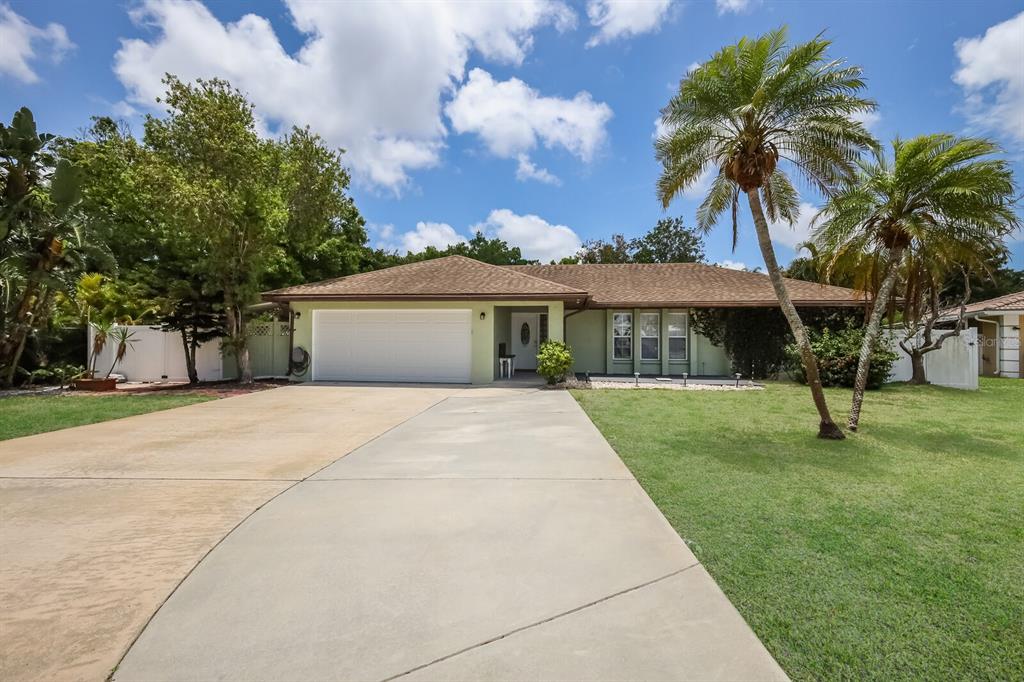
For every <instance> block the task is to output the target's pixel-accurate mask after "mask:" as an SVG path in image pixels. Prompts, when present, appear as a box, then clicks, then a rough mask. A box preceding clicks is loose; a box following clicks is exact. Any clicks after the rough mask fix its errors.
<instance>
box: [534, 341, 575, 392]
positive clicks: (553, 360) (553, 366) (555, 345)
mask: <svg viewBox="0 0 1024 682" xmlns="http://www.w3.org/2000/svg"><path fill="white" fill-rule="evenodd" d="M571 369H572V349H571V348H569V346H567V345H565V344H564V343H562V342H561V341H552V340H550V339H549V340H547V341H545V342H544V343H542V344H540V351H539V352H538V353H537V374H539V375H541V376H542V377H544V378H545V379H547V381H548V384H549V385H553V384H557V383H558V382H559V381H564V380H565V377H566V376H567V375H568V374H569V370H571Z"/></svg>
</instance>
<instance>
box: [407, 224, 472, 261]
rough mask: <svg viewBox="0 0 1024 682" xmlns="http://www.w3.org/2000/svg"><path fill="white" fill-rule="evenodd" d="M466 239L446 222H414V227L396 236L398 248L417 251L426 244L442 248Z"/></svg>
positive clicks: (425, 246)
mask: <svg viewBox="0 0 1024 682" xmlns="http://www.w3.org/2000/svg"><path fill="white" fill-rule="evenodd" d="M465 241H468V240H467V239H466V238H465V237H463V236H462V235H461V234H459V233H458V232H456V231H455V228H454V227H452V226H451V225H449V224H448V223H428V222H422V221H421V222H418V223H416V229H415V230H410V231H409V232H403V233H402V234H401V235H399V236H398V248H399V249H400V250H401V251H411V252H414V253H415V252H417V251H422V250H423V249H425V248H427V247H428V246H433V247H435V248H438V249H442V250H443V249H444V248H445V247H447V246H451V245H452V244H461V243H463V242H465Z"/></svg>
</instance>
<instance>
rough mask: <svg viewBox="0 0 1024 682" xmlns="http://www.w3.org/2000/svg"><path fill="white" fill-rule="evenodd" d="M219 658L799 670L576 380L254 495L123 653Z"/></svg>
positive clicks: (195, 666)
mask: <svg viewBox="0 0 1024 682" xmlns="http://www.w3.org/2000/svg"><path fill="white" fill-rule="evenodd" d="M297 390H299V391H303V393H294V392H293V394H292V395H305V396H308V398H307V399H309V400H313V399H315V395H316V391H317V390H319V389H318V388H317V387H303V388H299V389H297ZM324 440H326V437H325V438H324ZM285 447H286V445H285ZM211 679H220V680H254V681H255V680H296V679H303V680H328V679H330V680H344V679H351V680H395V679H409V680H412V679H423V680H438V679H444V680H466V679H517V680H526V679H573V680H603V679H609V680H610V679H619V680H621V679H644V680H658V679H662V680H680V679H705V680H707V679H719V680H727V679H785V674H784V673H783V672H782V670H781V669H780V668H779V666H778V665H777V664H776V662H775V661H774V660H773V659H772V657H771V656H770V655H769V654H768V652H767V651H766V650H765V649H764V647H763V646H762V645H761V643H760V642H759V641H758V640H757V638H756V637H755V636H754V634H753V632H752V631H751V630H750V628H749V627H748V626H747V625H746V623H745V622H744V621H743V619H742V618H741V617H740V615H739V614H738V612H737V611H736V610H735V609H734V608H733V607H732V605H731V604H730V603H729V601H728V600H727V599H726V597H725V596H724V595H723V594H722V592H721V591H720V590H719V589H718V587H717V586H716V585H715V583H714V581H713V580H712V579H711V578H710V576H709V575H708V574H707V573H706V572H705V571H704V569H703V568H702V567H701V566H700V564H699V563H698V562H697V561H696V559H695V558H694V556H693V554H692V553H691V552H690V551H689V549H688V548H687V547H686V545H685V544H684V543H683V542H682V540H681V539H680V538H679V536H678V535H677V534H676V533H675V531H674V530H673V529H672V528H671V527H670V526H669V524H668V523H667V521H666V520H665V519H664V517H663V516H662V515H661V514H660V512H659V511H658V510H657V509H656V508H655V507H654V505H653V503H652V502H651V501H650V499H649V498H648V497H647V495H646V494H645V493H644V491H643V490H642V488H641V487H640V486H639V485H638V483H637V482H636V480H635V479H634V478H633V477H632V475H631V474H630V473H629V471H628V470H627V469H626V468H625V467H624V465H623V464H622V463H621V461H620V460H619V458H618V457H617V456H616V455H615V453H614V452H613V451H612V450H611V448H610V447H609V446H608V444H607V442H606V441H605V440H604V438H603V437H602V436H601V435H600V433H599V432H598V431H597V429H596V428H595V427H594V426H593V424H592V423H591V422H590V421H589V419H588V418H587V417H586V415H585V414H584V413H583V411H582V410H581V409H580V408H579V406H578V405H577V404H576V402H575V401H574V400H573V399H572V397H571V396H570V395H568V394H567V393H565V392H554V391H528V392H524V391H520V390H507V391H504V392H502V391H501V390H500V389H488V390H485V391H480V390H473V389H467V390H464V391H460V392H458V393H454V394H451V395H449V396H447V398H446V399H445V400H443V401H440V402H437V403H436V404H434V405H433V406H432V407H430V408H429V409H426V410H425V411H423V412H421V413H420V414H418V415H417V416H415V417H413V418H411V419H408V420H406V421H404V422H403V423H402V424H401V425H399V426H397V427H395V428H393V429H391V430H389V431H387V432H386V433H384V434H383V435H381V436H379V437H377V438H375V439H373V440H372V441H370V442H368V443H366V444H365V445H363V446H362V447H359V448H358V449H355V450H354V451H352V452H351V453H350V454H348V455H347V456H345V457H344V458H342V459H339V460H338V461H336V462H334V463H333V464H331V465H329V466H327V467H325V468H323V469H322V470H321V471H319V472H318V473H317V474H316V475H314V476H312V477H310V478H308V479H306V480H303V481H302V482H300V483H298V484H296V485H294V486H293V487H291V488H290V489H288V490H287V491H286V492H284V493H282V494H280V495H279V496H277V497H276V498H274V499H273V501H271V502H270V503H268V504H266V505H265V506H263V507H262V508H260V509H259V510H258V511H257V512H256V513H254V514H252V515H251V516H249V517H248V518H247V519H246V520H245V521H244V522H243V523H241V524H240V525H239V527H238V528H237V529H235V530H234V531H233V532H232V533H231V534H230V535H228V536H227V537H226V538H225V539H224V540H223V542H221V543H220V544H219V545H218V546H217V547H216V548H215V549H214V550H213V551H212V552H210V553H209V555H208V556H206V558H205V559H204V560H203V561H202V562H201V563H200V564H199V566H198V567H197V568H196V570H195V571H193V572H192V573H191V574H190V575H189V577H188V578H187V579H186V580H185V581H184V582H183V583H182V584H181V585H180V586H179V587H178V589H177V590H176V591H175V592H174V594H173V595H172V596H171V598H170V599H168V600H167V602H166V603H165V604H164V605H163V606H162V607H161V608H160V610H159V611H158V612H157V614H156V615H155V617H154V618H153V619H152V621H151V622H150V623H149V625H148V626H147V627H146V628H145V630H144V631H143V633H142V635H141V636H140V637H139V638H138V640H137V641H136V642H135V644H134V645H133V646H132V648H131V649H130V651H129V652H128V654H127V656H126V657H125V658H124V660H123V661H122V663H121V665H120V667H119V668H118V670H117V672H116V674H115V680H118V681H124V682H129V681H136V680H146V681H155V680H211Z"/></svg>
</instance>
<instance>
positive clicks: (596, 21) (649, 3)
mask: <svg viewBox="0 0 1024 682" xmlns="http://www.w3.org/2000/svg"><path fill="white" fill-rule="evenodd" d="M671 6H672V0H589V1H588V2H587V18H588V19H589V20H590V24H591V25H592V26H595V27H597V33H595V34H594V35H593V36H591V38H590V40H588V41H587V47H594V46H596V45H600V44H602V43H610V42H612V41H613V40H616V39H618V38H629V37H631V36H635V35H640V34H641V33H649V32H651V31H657V30H658V29H659V28H661V24H662V23H663V21H664V19H665V16H666V15H667V14H668V11H669V9H670V8H671Z"/></svg>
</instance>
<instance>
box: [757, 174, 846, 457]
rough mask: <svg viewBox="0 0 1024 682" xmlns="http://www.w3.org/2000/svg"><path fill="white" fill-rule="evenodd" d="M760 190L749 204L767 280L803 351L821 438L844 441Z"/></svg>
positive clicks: (808, 383) (805, 370)
mask: <svg viewBox="0 0 1024 682" xmlns="http://www.w3.org/2000/svg"><path fill="white" fill-rule="evenodd" d="M758 192H759V190H758V189H757V188H754V189H750V190H747V201H748V202H749V204H750V213H751V215H752V216H753V218H754V227H755V229H756V231H757V244H758V246H760V247H761V255H762V256H763V257H764V265H765V267H766V268H767V269H768V278H769V279H771V282H772V286H773V287H774V288H775V295H776V297H778V299H779V306H780V307H781V308H782V314H783V315H785V316H786V321H787V322H789V328H790V329H791V330H793V338H794V339H795V340H796V345H797V348H799V349H800V357H801V359H802V360H803V363H804V373H805V374H806V375H807V385H808V386H809V387H810V389H811V397H812V398H813V399H814V406H815V407H816V408H817V410H818V416H819V418H820V422H819V424H818V438H827V439H831V440H842V439H844V438H845V437H846V436H844V435H843V431H842V429H840V428H839V427H838V426H836V423H835V422H834V421H832V415H831V414H829V411H828V403H827V402H825V392H824V391H823V390H822V389H821V379H820V378H819V376H818V362H817V360H816V359H815V357H814V351H812V350H811V342H810V339H808V338H807V330H806V329H804V323H803V322H802V321H801V320H800V315H799V313H797V311H796V306H794V305H793V301H792V299H790V297H789V292H788V291H787V290H786V283H785V282H784V281H783V279H782V271H781V270H780V269H779V262H778V261H777V260H776V259H775V249H774V248H773V247H772V238H771V234H770V233H769V232H768V221H767V220H765V217H764V209H763V208H762V207H761V197H760V195H759V194H758Z"/></svg>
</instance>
